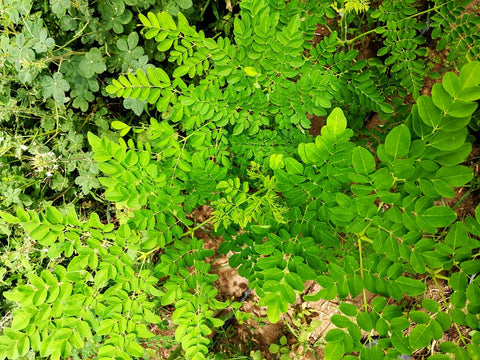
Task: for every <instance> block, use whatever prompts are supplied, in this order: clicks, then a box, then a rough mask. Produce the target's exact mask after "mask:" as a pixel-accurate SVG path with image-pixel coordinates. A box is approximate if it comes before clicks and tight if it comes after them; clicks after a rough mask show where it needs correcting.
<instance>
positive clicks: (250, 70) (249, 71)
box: [243, 66, 260, 76]
mask: <svg viewBox="0 0 480 360" xmlns="http://www.w3.org/2000/svg"><path fill="white" fill-rule="evenodd" d="M243 70H244V71H245V73H246V74H247V76H257V75H260V74H259V73H258V72H257V70H256V69H255V68H254V67H253V66H246V67H245V68H244V69H243Z"/></svg>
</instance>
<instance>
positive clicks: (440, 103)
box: [432, 83, 453, 111]
mask: <svg viewBox="0 0 480 360" xmlns="http://www.w3.org/2000/svg"><path fill="white" fill-rule="evenodd" d="M432 100H433V103H434V104H435V106H436V107H438V108H439V109H441V110H442V111H446V110H447V109H448V108H449V107H450V105H451V104H452V102H453V98H452V97H451V96H450V94H449V93H448V92H447V91H446V90H445V88H444V87H443V85H442V84H439V83H436V84H434V85H433V87H432Z"/></svg>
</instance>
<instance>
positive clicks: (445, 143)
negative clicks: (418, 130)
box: [428, 128, 468, 151]
mask: <svg viewBox="0 0 480 360" xmlns="http://www.w3.org/2000/svg"><path fill="white" fill-rule="evenodd" d="M467 135H468V130H467V128H462V129H460V130H457V131H445V130H438V131H437V132H436V133H435V134H433V135H432V137H431V138H430V139H429V143H428V145H431V146H433V147H434V148H435V149H438V150H443V151H454V150H457V149H459V148H460V147H461V146H462V145H463V144H464V143H465V139H466V138H467Z"/></svg>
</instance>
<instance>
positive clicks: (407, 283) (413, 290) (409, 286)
mask: <svg viewBox="0 0 480 360" xmlns="http://www.w3.org/2000/svg"><path fill="white" fill-rule="evenodd" d="M395 282H396V283H397V285H398V286H399V287H400V289H402V291H403V292H404V293H405V294H407V295H409V296H417V295H420V294H422V293H423V292H425V290H426V289H427V288H426V286H425V284H424V283H422V282H421V281H420V280H416V279H411V278H407V277H405V276H403V275H402V276H399V277H398V278H397V279H396V280H395Z"/></svg>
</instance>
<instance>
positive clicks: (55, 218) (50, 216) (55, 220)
mask: <svg viewBox="0 0 480 360" xmlns="http://www.w3.org/2000/svg"><path fill="white" fill-rule="evenodd" d="M45 216H46V218H47V220H48V221H50V223H52V224H61V223H63V215H62V213H61V212H60V211H58V209H57V208H55V207H53V206H47V208H46V209H45Z"/></svg>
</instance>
